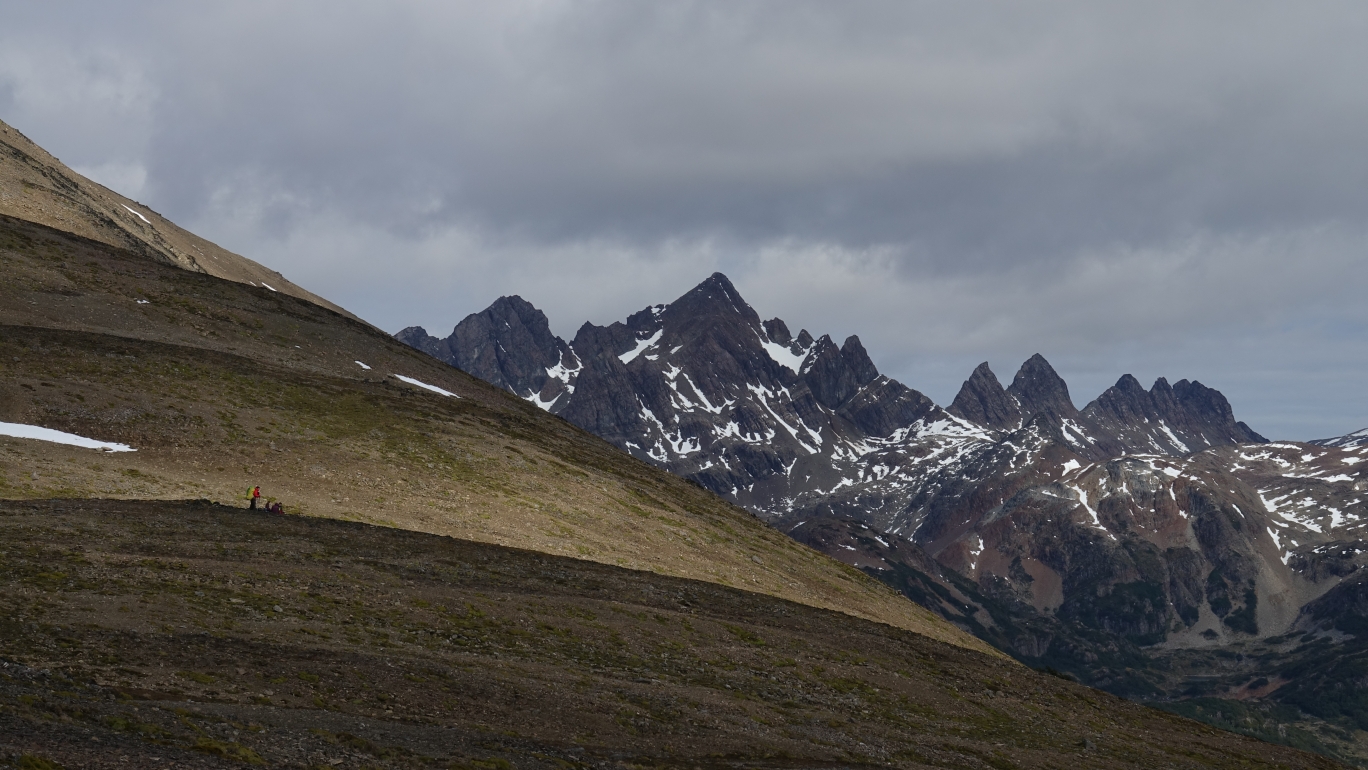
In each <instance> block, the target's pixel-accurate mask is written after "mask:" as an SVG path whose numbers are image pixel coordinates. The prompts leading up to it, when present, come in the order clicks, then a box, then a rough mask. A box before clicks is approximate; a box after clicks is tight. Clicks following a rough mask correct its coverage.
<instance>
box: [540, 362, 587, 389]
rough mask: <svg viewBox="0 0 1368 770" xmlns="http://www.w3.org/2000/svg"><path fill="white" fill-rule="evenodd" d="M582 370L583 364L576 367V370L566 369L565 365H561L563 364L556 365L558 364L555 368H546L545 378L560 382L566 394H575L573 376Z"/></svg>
mask: <svg viewBox="0 0 1368 770" xmlns="http://www.w3.org/2000/svg"><path fill="white" fill-rule="evenodd" d="M583 368H584V364H583V363H581V364H580V365H579V366H578V367H576V368H574V369H568V368H566V366H565V364H563V363H558V364H556V365H555V366H548V367H546V376H547V377H550V378H551V379H553V380H560V381H561V382H562V383H564V384H565V389H566V391H568V392H570V393H574V392H575V386H574V384H573V380H574V376H575V375H576V374H579V371H580V369H583Z"/></svg>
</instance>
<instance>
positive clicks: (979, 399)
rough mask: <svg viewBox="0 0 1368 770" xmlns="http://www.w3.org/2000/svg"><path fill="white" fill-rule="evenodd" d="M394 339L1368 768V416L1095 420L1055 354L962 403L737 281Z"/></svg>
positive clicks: (1084, 675)
mask: <svg viewBox="0 0 1368 770" xmlns="http://www.w3.org/2000/svg"><path fill="white" fill-rule="evenodd" d="M396 336H397V338H398V339H399V340H400V341H402V342H404V343H406V344H408V345H410V346H412V347H414V348H416V349H418V350H422V351H424V352H426V353H428V354H429V355H432V356H433V357H435V358H438V359H440V360H443V361H445V362H447V363H450V364H451V365H453V366H455V367H457V368H460V369H462V370H463V371H466V372H469V373H470V374H473V375H475V376H477V377H479V378H481V379H483V380H485V381H487V382H489V383H491V384H493V385H496V386H498V387H501V388H503V389H505V390H507V391H509V392H511V393H512V394H514V395H516V396H518V397H520V398H523V399H524V400H526V401H528V402H529V403H532V404H535V405H536V406H538V407H540V408H542V409H544V410H546V411H548V412H550V413H552V414H554V415H557V416H559V417H562V418H563V419H565V420H566V421H568V422H570V423H573V424H575V425H577V426H579V427H582V428H584V429H586V430H588V431H590V432H593V433H595V434H597V435H599V436H601V437H603V438H604V439H606V440H608V441H609V442H611V443H613V444H614V445H616V446H618V447H619V448H621V449H622V450H624V451H625V452H627V453H630V454H631V455H633V456H635V457H637V458H640V459H642V460H644V461H647V462H650V463H653V464H655V465H656V466H658V467H661V468H663V469H666V470H668V471H670V472H671V473H674V474H676V475H679V476H682V477H684V478H686V479H689V480H692V481H694V482H696V483H697V484H699V485H701V486H703V487H705V488H707V489H709V490H711V491H713V492H715V493H717V494H718V495H721V496H722V497H724V498H726V499H729V500H732V501H734V502H736V503H737V504H738V505H741V506H743V507H745V508H746V509H748V510H749V511H751V513H752V514H754V515H755V516H756V517H757V518H759V519H761V520H763V521H765V522H767V523H768V524H770V525H772V526H774V527H776V528H778V529H780V530H782V531H784V532H786V533H788V534H789V535H790V536H792V537H794V538H795V539H797V540H799V541H801V542H803V543H806V544H808V545H810V546H812V547H814V548H816V549H818V550H820V551H822V552H824V553H826V554H828V555H830V556H832V557H834V558H836V559H839V560H841V561H844V562H845V563H847V564H850V565H851V566H854V567H856V568H858V569H861V570H863V571H864V572H866V573H867V574H869V575H871V576H873V577H876V578H878V579H880V580H882V581H883V582H885V583H886V584H888V585H890V586H893V587H895V588H897V589H898V590H899V591H901V592H902V593H903V594H904V595H906V596H908V597H909V598H911V599H913V600H914V601H916V602H918V603H919V604H921V605H922V606H924V607H927V608H929V609H931V610H933V611H935V612H937V613H938V614H940V615H941V616H942V617H944V618H946V619H948V620H950V621H951V622H953V623H955V624H956V625H957V626H958V627H960V628H962V629H965V630H967V631H970V632H972V633H974V634H975V635H977V636H978V637H979V638H981V639H984V640H986V641H988V642H990V643H992V644H993V645H995V646H996V647H998V648H999V649H1002V650H1004V651H1007V652H1009V653H1010V654H1011V655H1013V656H1014V657H1016V658H1018V659H1019V660H1022V661H1024V662H1026V663H1028V664H1030V665H1032V666H1035V667H1039V668H1049V669H1052V670H1058V671H1062V672H1067V673H1068V674H1069V675H1071V676H1074V677H1077V678H1078V679H1080V680H1081V681H1083V682H1086V683H1088V684H1091V685H1093V686H1096V687H1100V688H1103V689H1106V690H1109V691H1111V692H1114V693H1117V694H1120V695H1124V696H1126V697H1129V698H1133V699H1138V700H1145V701H1151V702H1154V703H1158V704H1162V705H1163V706H1164V707H1166V708H1172V709H1175V710H1179V711H1182V712H1183V713H1187V714H1189V715H1192V716H1196V717H1199V718H1203V719H1206V720H1207V721H1212V722H1213V723H1219V724H1223V725H1224V726H1227V727H1231V728H1234V729H1243V730H1246V731H1248V732H1251V733H1252V734H1258V735H1261V736H1262V737H1265V738H1268V739H1270V740H1275V741H1278V740H1281V741H1284V742H1286V741H1289V740H1291V739H1289V738H1288V735H1289V734H1292V735H1297V736H1300V737H1299V738H1298V740H1302V741H1304V742H1317V745H1319V746H1321V748H1322V750H1327V751H1331V750H1333V751H1336V752H1339V753H1341V754H1342V755H1345V756H1354V757H1368V750H1366V749H1368V742H1366V741H1365V740H1364V737H1365V736H1368V733H1365V732H1364V731H1365V730H1368V689H1365V682H1368V659H1366V658H1365V657H1364V654H1365V652H1368V648H1365V647H1364V644H1363V641H1362V640H1361V637H1362V636H1363V631H1364V630H1365V628H1368V626H1365V621H1366V620H1368V603H1365V602H1364V599H1363V597H1364V596H1365V595H1366V594H1365V585H1368V583H1365V582H1364V579H1363V572H1362V570H1361V567H1362V566H1363V564H1364V563H1365V560H1366V559H1368V555H1365V551H1368V548H1366V547H1365V546H1364V545H1363V543H1364V541H1363V535H1364V526H1365V524H1368V505H1366V504H1365V501H1366V500H1368V473H1365V468H1368V440H1365V439H1364V438H1363V432H1360V433H1357V434H1350V435H1348V436H1345V437H1343V438H1339V439H1327V440H1323V441H1318V442H1314V443H1301V442H1285V441H1269V440H1268V439H1266V438H1265V437H1263V436H1261V435H1259V434H1258V433H1257V432H1256V431H1255V430H1254V429H1252V428H1251V427H1250V426H1248V425H1246V424H1245V423H1243V422H1240V421H1239V420H1237V419H1236V418H1235V415H1234V411H1233V409H1232V407H1231V405H1230V403H1229V402H1228V401H1227V399H1226V398H1225V397H1224V396H1223V395H1222V394H1221V393H1220V392H1219V391H1217V390H1214V389H1212V388H1210V387H1208V386H1206V385H1203V384H1202V383H1199V382H1195V381H1189V380H1179V381H1177V382H1175V383H1172V384H1170V383H1169V382H1168V381H1167V380H1165V379H1162V378H1161V379H1159V380H1157V381H1156V382H1154V383H1153V384H1152V385H1151V386H1150V387H1149V388H1148V389H1146V388H1145V387H1144V386H1143V385H1142V384H1141V383H1140V382H1138V381H1137V380H1136V379H1135V378H1134V377H1132V376H1130V375H1125V376H1122V377H1121V378H1120V379H1119V380H1118V381H1117V383H1116V384H1115V385H1114V386H1113V387H1111V388H1109V389H1107V390H1106V391H1105V392H1104V393H1102V394H1101V395H1099V396H1098V397H1097V398H1096V399H1094V400H1092V401H1091V402H1089V403H1088V404H1086V405H1085V406H1084V407H1083V408H1081V409H1080V408H1077V407H1076V406H1075V404H1074V402H1073V400H1072V397H1071V396H1070V393H1069V390H1068V386H1067V384H1066V383H1065V382H1064V381H1063V379H1062V378H1060V377H1059V375H1058V374H1057V373H1056V372H1055V370H1054V369H1053V368H1052V367H1051V366H1050V364H1049V363H1048V362H1047V361H1046V360H1045V359H1044V358H1043V357H1041V356H1039V355H1037V356H1033V357H1032V358H1031V359H1029V360H1028V361H1026V362H1025V363H1023V364H1022V366H1021V367H1020V369H1019V370H1018V371H1017V373H1016V374H1015V376H1014V377H1013V379H1012V381H1011V383H1010V384H1009V385H1007V386H1006V387H1004V386H1003V385H1002V384H1001V382H1000V381H999V380H998V378H997V376H996V375H995V374H994V373H993V372H992V371H991V369H990V368H989V367H988V365H987V364H986V363H985V364H983V365H981V366H979V367H978V368H977V369H976V370H975V371H974V372H972V373H971V374H970V376H969V377H968V379H967V380H966V381H965V383H964V385H963V387H962V388H961V390H960V392H959V394H958V395H957V396H956V398H955V399H954V401H953V402H952V403H951V404H950V405H949V406H948V407H941V406H938V405H937V404H935V403H933V402H932V401H931V399H929V398H927V397H926V396H925V395H923V394H921V393H919V392H918V391H916V390H914V389H912V388H910V387H908V386H906V385H904V384H902V383H900V382H898V381H896V380H893V379H891V378H889V377H887V376H885V375H882V374H880V373H879V371H878V369H877V367H876V366H875V364H874V363H873V361H872V360H871V359H870V357H869V355H868V354H867V353H866V351H865V349H864V347H863V345H862V344H861V343H860V340H859V338H858V337H853V336H852V337H850V338H848V339H846V340H844V341H843V342H842V343H841V344H839V345H838V344H836V342H835V341H834V340H832V339H831V338H829V337H828V336H821V337H814V336H813V335H812V334H811V333H809V332H808V331H806V330H801V331H799V332H798V333H797V334H794V333H792V332H791V330H790V329H789V327H788V326H787V324H785V322H784V321H783V320H781V319H777V318H775V319H770V320H762V319H761V318H760V316H759V315H758V314H757V313H756V311H755V310H754V309H752V308H751V307H750V306H749V305H748V304H747V303H746V302H745V300H744V299H743V298H742V297H741V296H740V294H739V293H738V292H737V290H736V288H735V287H734V286H733V285H732V284H731V282H730V281H729V280H728V279H727V278H726V277H725V276H724V275H721V274H714V275H713V276H711V277H710V278H708V279H707V280H705V281H703V282H702V283H701V284H699V285H698V286H697V287H695V288H693V289H692V290H690V291H689V292H687V293H686V294H684V295H683V296H681V297H680V298H678V299H677V300H675V301H674V302H671V303H669V304H664V305H654V306H651V307H648V308H646V309H644V310H642V311H640V312H638V313H635V314H633V315H631V316H629V317H628V318H627V319H626V320H625V321H622V322H617V323H613V324H611V325H609V326H606V327H600V326H595V325H593V324H588V323H586V324H584V325H583V326H582V327H580V329H579V330H578V331H577V333H576V334H575V337H574V339H573V340H571V341H569V342H566V341H565V340H562V339H560V338H558V337H556V336H555V335H553V334H552V333H551V331H550V326H549V322H548V319H547V318H546V316H545V315H544V314H543V313H542V312H541V311H539V310H537V309H536V308H535V307H533V306H532V305H531V304H529V303H528V302H526V301H524V300H522V299H521V298H519V297H503V298H500V299H499V300H497V301H496V302H495V303H494V304H492V305H491V306H490V307H489V308H487V309H486V310H484V311H482V312H480V313H476V314H472V315H470V316H468V317H467V318H465V319H464V320H463V321H461V322H460V323H459V324H458V325H457V326H456V327H455V329H454V330H453V332H452V334H451V335H450V336H448V337H446V338H436V337H433V336H432V335H430V334H428V333H427V332H426V330H424V329H422V328H420V327H411V328H408V329H405V330H403V331H402V332H400V333H399V334H398V335H396ZM1218 715H1219V716H1218ZM1235 715H1238V716H1235ZM1289 730H1291V731H1292V732H1291V733H1289ZM1328 746H1333V747H1334V748H1333V749H1329V748H1326V747H1328Z"/></svg>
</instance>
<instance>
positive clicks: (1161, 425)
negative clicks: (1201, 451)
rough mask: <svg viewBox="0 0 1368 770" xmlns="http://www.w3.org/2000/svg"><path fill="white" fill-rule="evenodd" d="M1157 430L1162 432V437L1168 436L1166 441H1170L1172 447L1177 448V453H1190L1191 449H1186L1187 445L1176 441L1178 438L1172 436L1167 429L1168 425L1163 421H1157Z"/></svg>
mask: <svg viewBox="0 0 1368 770" xmlns="http://www.w3.org/2000/svg"><path fill="white" fill-rule="evenodd" d="M1159 429H1160V430H1162V431H1163V432H1164V435H1166V436H1168V440H1169V441H1171V442H1173V445H1174V446H1176V447H1178V451H1180V452H1191V451H1192V450H1191V449H1188V445H1187V444H1184V443H1183V442H1182V441H1180V440H1178V437H1177V436H1175V435H1174V434H1173V431H1172V430H1170V429H1169V426H1168V425H1166V424H1164V421H1163V420H1160V421H1159Z"/></svg>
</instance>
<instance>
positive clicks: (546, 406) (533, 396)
mask: <svg viewBox="0 0 1368 770" xmlns="http://www.w3.org/2000/svg"><path fill="white" fill-rule="evenodd" d="M559 398H560V396H557V397H556V398H553V399H551V400H550V401H543V400H542V397H541V394H540V393H536V392H533V393H529V394H527V395H526V396H523V400H524V401H531V402H532V403H533V405H535V406H536V407H537V408H538V409H540V410H542V411H543V412H549V411H551V407H553V406H555V405H556V401H557V400H558V399H559Z"/></svg>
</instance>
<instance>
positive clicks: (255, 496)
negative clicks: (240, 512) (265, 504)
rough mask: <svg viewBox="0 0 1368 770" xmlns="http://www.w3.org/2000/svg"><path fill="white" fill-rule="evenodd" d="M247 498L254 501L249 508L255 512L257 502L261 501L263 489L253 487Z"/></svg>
mask: <svg viewBox="0 0 1368 770" xmlns="http://www.w3.org/2000/svg"><path fill="white" fill-rule="evenodd" d="M247 497H248V498H250V499H251V501H252V502H251V504H250V505H248V506H247V507H248V508H250V509H251V510H253V511H255V510H256V506H257V500H259V499H261V487H252V491H250V492H248V493H247Z"/></svg>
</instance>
